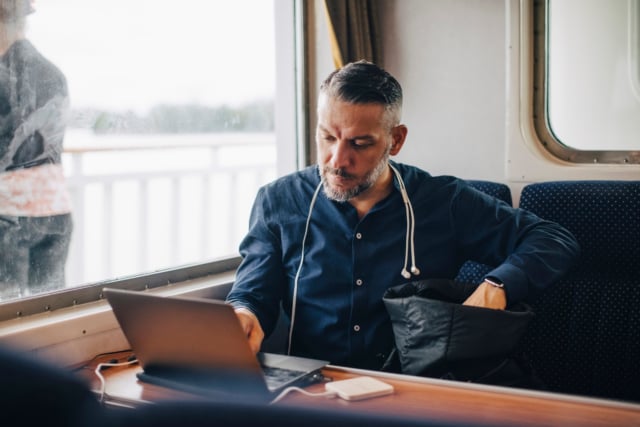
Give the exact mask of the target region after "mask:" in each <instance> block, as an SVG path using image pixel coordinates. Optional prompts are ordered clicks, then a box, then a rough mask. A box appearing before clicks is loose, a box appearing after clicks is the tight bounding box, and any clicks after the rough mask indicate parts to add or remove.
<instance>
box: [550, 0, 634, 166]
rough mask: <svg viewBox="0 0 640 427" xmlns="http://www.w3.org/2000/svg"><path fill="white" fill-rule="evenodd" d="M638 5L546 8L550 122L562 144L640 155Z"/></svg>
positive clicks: (577, 1) (588, 2) (578, 0)
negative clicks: (633, 152) (639, 152)
mask: <svg viewBox="0 0 640 427" xmlns="http://www.w3.org/2000/svg"><path fill="white" fill-rule="evenodd" d="M638 3H639V1H638V0H628V1H613V2H612V1H609V0H560V1H557V0H549V1H548V2H547V7H548V10H547V24H548V28H547V37H548V40H547V48H548V57H547V60H548V64H547V73H548V75H547V77H548V92H547V94H548V101H547V102H548V104H547V108H548V121H549V126H550V129H551V132H552V133H553V135H554V136H555V137H556V138H557V139H558V140H559V141H560V142H561V143H562V144H564V145H566V146H568V147H570V148H573V149H577V150H638V149H640V142H639V141H640V138H639V137H638V136H639V135H640V96H639V93H638V79H639V76H638V70H639V69H640V67H639V66H638V61H640V54H639V53H640V52H639V49H640V40H639V38H638V37H639V36H638V34H639V33H638V23H639V22H638V21H639V20H640V15H639V14H640V8H639V7H638ZM627 160H628V159H627Z"/></svg>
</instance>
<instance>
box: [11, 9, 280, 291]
mask: <svg viewBox="0 0 640 427" xmlns="http://www.w3.org/2000/svg"><path fill="white" fill-rule="evenodd" d="M15 2H16V4H25V5H28V4H29V2H28V1H20V0H16V1H15ZM3 4H4V3H3ZM34 8H35V12H34V13H31V14H28V16H26V33H25V35H26V39H27V40H28V42H29V43H30V44H32V45H33V47H34V48H35V49H36V50H37V51H38V52H39V53H40V54H42V55H43V56H44V57H46V59H47V60H48V61H50V62H51V63H52V64H54V66H55V67H57V68H58V69H59V70H60V71H61V73H62V74H63V75H64V77H65V79H66V83H67V87H68V94H69V97H68V99H69V100H70V103H69V105H68V107H69V108H68V110H67V111H66V112H65V114H64V116H65V117H66V118H67V120H66V121H63V119H62V118H61V117H62V113H61V116H60V117H54V115H53V113H49V114H48V115H47V117H48V118H49V119H51V120H52V123H54V124H56V126H60V125H61V124H62V123H64V124H66V127H65V128H64V150H63V152H62V153H60V152H59V151H60V150H58V151H57V152H55V150H53V151H54V154H53V155H52V156H51V157H52V158H55V156H56V155H57V156H58V158H59V159H60V161H61V165H62V168H61V169H60V170H63V171H64V176H62V177H61V176H54V178H55V179H56V180H57V182H61V181H64V185H65V191H60V194H61V195H64V194H68V195H69V199H68V207H69V211H70V212H71V213H70V217H71V218H72V221H70V222H71V223H72V232H71V243H70V246H69V249H68V257H67V259H66V263H65V265H64V267H65V268H64V275H65V276H66V277H65V279H64V280H63V281H56V282H55V283H54V282H53V281H51V280H46V281H45V282H46V283H45V284H44V285H43V286H42V287H41V288H37V287H31V286H29V284H28V281H23V280H22V281H20V283H13V281H11V280H9V281H8V282H9V283H7V280H4V282H3V279H0V286H1V288H0V299H3V298H4V299H7V298H15V297H20V296H26V295H30V294H33V293H37V292H41V291H46V290H51V289H55V288H58V287H61V286H62V287H69V286H77V285H80V284H86V283H91V282H97V281H102V280H106V279H113V278H116V277H121V276H125V275H132V274H139V273H143V272H150V271H155V270H158V269H164V268H169V267H175V266H177V265H183V264H191V263H197V262H203V261H209V260H211V259H215V258H220V257H224V256H229V255H236V254H237V245H238V243H239V240H240V238H241V237H242V236H243V235H244V232H245V231H246V223H247V218H248V214H249V210H250V207H251V203H252V201H253V198H254V196H255V193H256V191H257V188H258V187H259V186H260V185H261V184H263V183H265V182H267V181H269V180H271V179H273V178H274V177H275V173H276V171H275V165H276V148H275V137H274V111H273V110H274V95H275V52H274V50H275V46H274V44H275V41H274V18H273V15H274V12H273V8H274V4H273V2H270V1H265V0H233V1H217V0H216V1H214V0H210V1H206V2H203V1H197V0H183V1H181V2H169V1H166V0H162V1H142V0H133V1H132V0H110V1H108V2H104V1H95V0H48V1H40V2H35V4H34ZM3 28H6V26H3ZM4 59H5V56H4V55H3V60H4ZM14 68H15V67H14ZM6 69H8V68H7V67H5V68H2V69H0V71H1V72H3V73H4V74H7V73H6V72H5V70H6ZM31 71H33V67H32V66H30V67H28V69H26V70H21V71H20V73H18V74H15V73H14V74H11V76H9V77H10V78H14V77H15V78H18V79H20V78H22V77H24V75H25V74H27V73H28V74H29V75H30V76H32V75H38V74H37V73H31ZM4 74H2V75H0V78H2V79H5V76H4ZM49 75H51V73H49ZM30 78H33V77H30ZM38 79H39V80H41V79H42V77H39V78H38ZM7 81H9V80H7ZM2 82H3V83H2V84H3V88H4V87H6V86H7V84H5V80H2ZM32 83H33V84H34V87H35V88H36V92H37V93H36V96H40V95H44V89H40V88H39V87H38V86H37V84H39V83H40V82H39V81H34V82H32ZM14 84H15V82H14ZM14 98H15V97H14ZM62 98H64V97H62ZM2 99H3V98H1V97H0V101H1V100H2ZM7 99H9V98H7ZM65 99H66V98H65ZM60 104H64V102H62V101H61V102H60ZM10 108H13V106H10ZM36 110H38V109H37V108H35V109H33V111H30V112H29V113H30V114H27V116H30V117H31V116H34V111H36ZM12 111H13V110H12ZM40 111H41V112H42V111H43V110H40ZM51 126H53V125H50V127H51ZM13 127H14V128H18V127H19V126H13ZM27 128H28V126H26V127H25V126H23V129H27ZM47 129H48V128H47ZM3 130H4V129H3ZM13 130H15V129H13ZM25 131H26V130H25ZM40 133H41V134H43V137H45V138H44V142H42V141H41V142H40V146H39V147H41V148H42V146H43V144H44V146H46V144H47V139H46V135H45V133H46V132H44V131H42V132H40ZM0 144H5V139H1V140H0ZM5 145H6V144H5ZM30 147H37V144H36V143H33V144H32V145H30ZM0 149H2V150H5V149H6V148H5V147H4V145H0ZM34 150H35V151H38V150H37V149H32V150H31V151H34ZM40 151H41V152H44V151H46V150H44V151H43V150H42V149H40ZM2 155H3V154H2V153H1V152H0V156H2ZM27 160H29V161H31V160H33V161H32V163H33V165H30V164H26V161H24V162H22V164H21V165H19V166H18V167H16V168H15V169H14V172H11V178H12V179H13V178H15V177H16V176H17V174H18V173H24V171H27V172H31V171H30V170H29V169H30V166H35V165H39V164H40V163H38V161H39V158H38V157H37V156H36V157H34V159H27ZM43 163H45V164H55V161H51V160H47V161H46V162H43ZM56 170H57V169H56ZM16 171H19V172H16ZM0 172H2V171H0ZM44 173H45V172H40V173H39V174H38V175H33V176H31V177H29V178H28V181H25V182H29V183H30V184H29V190H28V191H27V190H25V189H24V188H23V192H25V194H26V196H25V194H23V196H25V197H34V194H36V193H38V194H39V193H42V192H43V190H41V189H39V188H40V187H36V188H38V189H37V190H36V189H34V183H36V182H43V181H44V182H47V186H50V184H51V183H52V182H54V181H52V180H51V178H50V177H49V175H43V174H44ZM5 174H6V172H5V173H4V174H3V175H4V176H6V175H5ZM0 176H2V175H0ZM7 181H8V180H7ZM14 181H15V179H14ZM7 185H8V184H7V183H5V182H4V181H2V180H1V179H0V190H2V191H4V190H5V189H6V188H7ZM23 187H24V185H23ZM48 191H49V190H48ZM2 194H5V193H2ZM47 194H48V197H50V198H51V197H53V196H51V195H50V194H49V193H47ZM56 200H58V199H56ZM52 203H53V202H51V203H50V204H52ZM14 204H18V202H17V201H15V200H14ZM49 208H50V209H49V211H51V206H49ZM49 211H46V212H45V213H47V214H49V213H51V212H49ZM24 213H25V212H20V211H15V212H11V211H5V212H0V227H2V226H3V224H4V223H7V222H9V223H11V222H12V221H13V222H15V221H16V218H19V217H21V215H23V214H24ZM27 213H28V212H27ZM53 213H58V212H57V211H54V212H53ZM16 214H18V215H16ZM36 214H37V212H36ZM3 221H4V222H3ZM58 228H60V227H58ZM69 229H71V226H69ZM1 233H3V232H2V231H0V234H1ZM51 233H53V231H52V232H51ZM0 256H2V255H0ZM62 258H64V257H62ZM43 259H44V258H43V257H42V256H41V255H38V256H37V257H35V258H31V259H30V260H29V261H28V262H27V264H26V265H28V270H30V271H33V270H34V268H33V267H34V265H37V264H39V263H41V261H42V260H43ZM3 261H5V264H4V265H0V275H1V274H2V273H3V272H4V271H6V270H7V269H9V268H11V267H8V265H10V263H6V259H4V260H3ZM13 264H15V261H14V262H13V263H11V265H13Z"/></svg>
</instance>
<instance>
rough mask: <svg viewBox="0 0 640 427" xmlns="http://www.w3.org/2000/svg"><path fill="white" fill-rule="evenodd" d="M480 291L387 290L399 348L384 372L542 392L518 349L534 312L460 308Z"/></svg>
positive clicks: (439, 283) (437, 283) (446, 284)
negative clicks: (397, 369) (395, 369)
mask: <svg viewBox="0 0 640 427" xmlns="http://www.w3.org/2000/svg"><path fill="white" fill-rule="evenodd" d="M476 287H477V285H472V284H467V283H461V282H456V281H452V280H440V279H429V280H422V281H416V282H410V283H406V284H403V285H399V286H395V287H393V288H389V289H388V290H387V291H386V292H385V294H384V296H383V301H384V304H385V306H386V308H387V312H388V313H389V316H390V318H391V323H392V325H393V333H394V336H395V344H396V345H395V349H394V351H392V354H391V356H390V357H389V359H388V360H387V363H386V365H385V368H383V369H386V370H393V368H391V367H392V366H394V365H395V366H396V367H397V366H398V365H399V368H400V371H401V372H402V373H404V374H409V375H419V376H427V377H435V378H445V379H452V380H459V381H470V382H477V383H484V384H494V385H504V386H514V387H526V388H537V389H543V388H544V386H543V384H542V382H541V381H540V380H539V379H538V378H537V376H536V375H535V374H534V372H533V370H532V369H531V368H530V366H528V364H527V362H526V360H525V359H526V358H525V357H524V354H523V353H522V352H520V351H519V349H518V344H519V341H520V339H521V338H522V336H523V334H524V333H525V331H526V328H527V325H528V324H529V322H530V321H531V319H532V318H533V316H534V313H533V311H532V310H531V308H530V307H529V306H528V305H526V304H523V303H520V304H516V305H514V306H513V307H507V309H506V310H493V309H488V308H482V307H472V306H464V305H462V304H461V303H462V302H464V301H465V300H466V299H467V297H469V295H471V294H472V293H473V291H474V290H475V288H476Z"/></svg>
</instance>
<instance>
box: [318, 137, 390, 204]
mask: <svg viewBox="0 0 640 427" xmlns="http://www.w3.org/2000/svg"><path fill="white" fill-rule="evenodd" d="M388 162H389V150H387V151H386V152H385V153H384V155H383V156H382V159H380V161H379V162H378V164H377V165H376V167H375V168H374V169H373V170H372V171H371V172H369V173H368V174H367V175H366V176H365V177H364V180H363V182H361V183H360V184H358V185H356V186H355V187H353V188H351V189H349V190H344V191H340V190H336V189H333V188H331V187H330V186H329V184H328V183H327V179H326V177H327V175H328V174H329V173H334V174H336V175H338V176H341V175H345V173H344V172H343V171H342V170H340V169H333V170H332V169H331V168H329V167H328V166H325V167H324V169H323V170H322V172H321V174H322V190H323V191H324V194H325V196H327V198H328V199H329V200H334V201H336V202H348V201H349V200H351V199H352V198H354V197H356V196H359V195H360V194H362V193H363V192H365V191H367V190H368V189H369V188H371V187H372V186H373V184H375V183H376V181H377V180H378V178H380V176H381V175H382V173H383V172H384V171H385V169H386V168H387V166H388Z"/></svg>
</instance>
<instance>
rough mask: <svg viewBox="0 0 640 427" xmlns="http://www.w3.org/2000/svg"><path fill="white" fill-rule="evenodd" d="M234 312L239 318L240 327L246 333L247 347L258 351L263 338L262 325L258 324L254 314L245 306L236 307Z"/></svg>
mask: <svg viewBox="0 0 640 427" xmlns="http://www.w3.org/2000/svg"><path fill="white" fill-rule="evenodd" d="M235 312H236V316H238V319H240V325H242V329H243V330H244V332H245V334H247V338H248V339H249V347H251V350H253V352H254V353H256V354H257V353H258V351H260V346H261V345H262V340H263V339H264V331H263V330H262V326H260V321H258V318H257V317H256V315H255V314H253V313H252V312H251V311H250V310H248V309H246V308H236V309H235Z"/></svg>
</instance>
